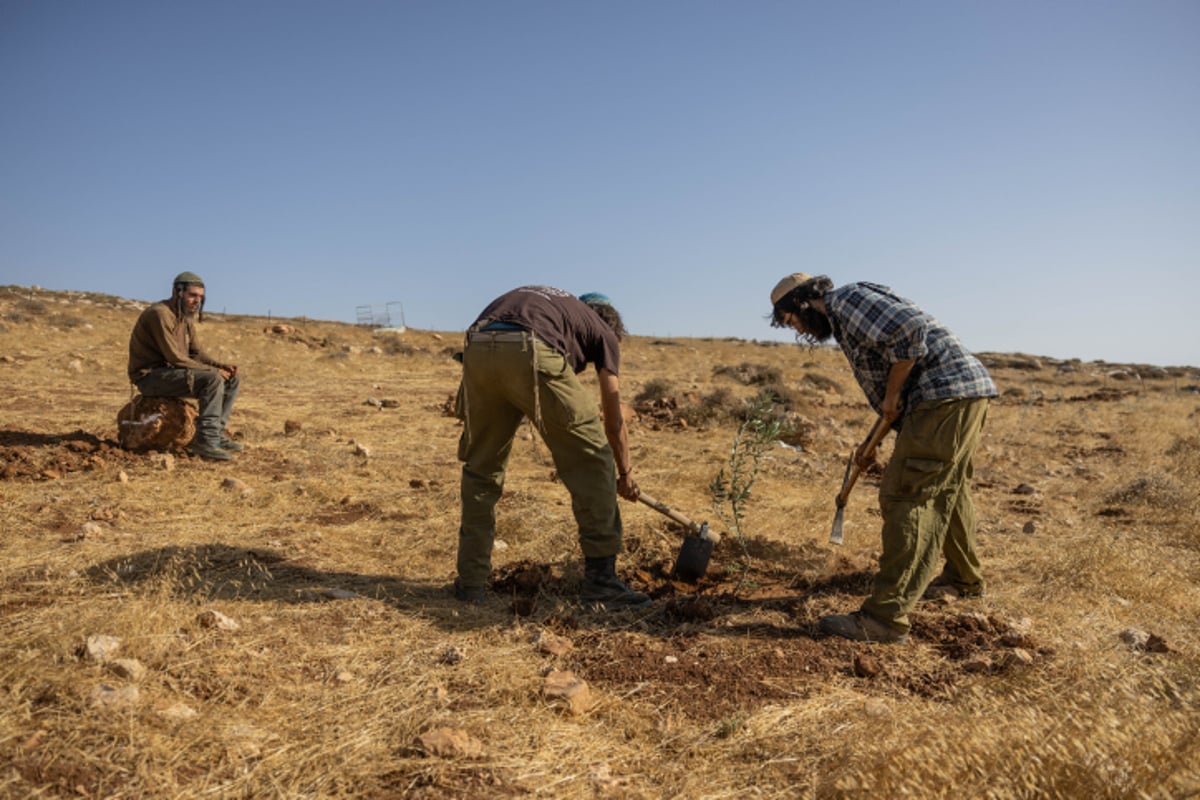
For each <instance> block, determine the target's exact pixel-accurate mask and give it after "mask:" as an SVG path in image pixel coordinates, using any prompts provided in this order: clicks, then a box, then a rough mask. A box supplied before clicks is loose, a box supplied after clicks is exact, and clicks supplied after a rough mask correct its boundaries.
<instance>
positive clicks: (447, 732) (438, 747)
mask: <svg viewBox="0 0 1200 800" xmlns="http://www.w3.org/2000/svg"><path fill="white" fill-rule="evenodd" d="M417 741H418V742H419V743H420V745H421V750H423V751H424V752H425V754H426V755H430V756H438V757H440V758H479V757H480V756H482V755H483V742H481V741H479V740H478V739H476V738H475V737H473V736H471V734H469V733H467V732H466V731H464V730H462V729H460V728H435V729H433V730H431V731H427V732H426V733H423V734H421V735H420V737H418V740H417Z"/></svg>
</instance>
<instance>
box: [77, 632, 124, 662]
mask: <svg viewBox="0 0 1200 800" xmlns="http://www.w3.org/2000/svg"><path fill="white" fill-rule="evenodd" d="M120 649H121V640H120V639H118V638H117V637H116V636H106V635H104V634H93V635H91V636H89V637H88V638H87V645H86V648H85V650H86V652H87V656H88V658H90V659H91V660H92V661H97V662H100V661H107V660H108V659H110V658H112V657H113V655H115V654H116V652H117V651H118V650H120Z"/></svg>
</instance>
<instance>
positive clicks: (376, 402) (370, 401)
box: [363, 397, 383, 408]
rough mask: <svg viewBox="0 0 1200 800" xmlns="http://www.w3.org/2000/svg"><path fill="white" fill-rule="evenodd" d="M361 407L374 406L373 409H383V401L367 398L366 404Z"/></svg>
mask: <svg viewBox="0 0 1200 800" xmlns="http://www.w3.org/2000/svg"><path fill="white" fill-rule="evenodd" d="M363 405H364V406H375V408H383V401H382V400H379V399H376V398H374V397H368V398H367V399H366V402H364V403H363Z"/></svg>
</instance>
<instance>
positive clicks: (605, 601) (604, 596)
mask: <svg viewBox="0 0 1200 800" xmlns="http://www.w3.org/2000/svg"><path fill="white" fill-rule="evenodd" d="M616 562H617V557H616V556H608V557H606V558H588V559H585V564H586V566H585V567H584V572H583V586H582V587H581V588H580V590H579V601H580V602H581V603H583V604H584V605H587V606H593V607H595V608H596V609H597V610H598V611H617V610H619V609H625V608H638V607H640V606H644V605H647V604H648V603H649V602H650V597H649V595H644V594H642V593H641V592H635V591H634V590H633V589H630V588H629V587H628V586H626V585H625V583H624V582H623V581H622V580H621V579H620V578H618V577H617V572H616Z"/></svg>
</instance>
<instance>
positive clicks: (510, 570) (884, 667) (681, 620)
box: [491, 559, 1053, 721]
mask: <svg viewBox="0 0 1200 800" xmlns="http://www.w3.org/2000/svg"><path fill="white" fill-rule="evenodd" d="M671 566H672V565H671V564H669V563H666V562H661V563H656V564H652V565H648V566H636V565H635V566H632V567H630V569H629V571H628V574H625V575H623V577H624V578H625V580H626V581H627V582H628V583H629V584H630V585H631V586H632V587H634V588H636V589H638V590H639V591H643V592H646V593H647V594H649V595H650V596H651V598H653V599H654V601H655V602H654V604H653V606H651V607H650V608H649V609H639V610H637V611H634V612H628V613H624V614H614V615H602V614H591V613H589V612H588V611H587V610H586V609H584V610H580V611H579V612H577V613H571V614H567V615H562V614H561V613H559V614H555V615H551V616H549V617H548V618H546V619H544V620H542V621H543V622H544V624H546V625H547V626H548V627H551V628H553V629H555V630H556V631H558V632H559V633H561V634H563V635H567V636H570V637H571V639H572V640H573V642H574V644H575V647H574V649H573V650H572V652H571V655H570V656H569V658H568V661H567V663H566V667H567V668H569V669H571V670H573V671H574V672H575V673H576V674H578V675H579V676H580V677H581V678H583V679H584V680H586V681H588V683H589V684H591V685H593V686H595V687H596V688H597V689H600V690H602V691H606V692H610V693H613V694H616V695H620V696H622V697H631V696H636V697H639V698H641V699H644V700H646V701H647V702H650V703H652V704H653V705H655V706H658V707H662V708H664V709H666V710H667V711H669V712H670V713H671V714H676V715H679V716H681V717H684V718H688V719H693V720H700V721H718V720H728V719H732V718H734V717H737V716H739V715H745V714H748V713H751V712H753V711H754V710H755V709H758V708H761V707H763V706H765V705H768V704H771V703H779V702H785V701H789V700H794V699H796V698H803V697H807V696H809V695H811V694H813V693H818V692H821V691H823V689H824V688H825V687H824V684H825V683H827V682H828V681H829V680H831V679H833V678H835V677H849V678H852V679H855V680H858V681H860V682H862V683H863V685H864V688H867V689H868V690H871V691H877V692H879V693H881V694H891V693H896V692H900V693H902V694H911V695H918V696H921V697H927V698H935V699H937V698H941V699H948V698H950V697H953V696H954V695H955V693H956V692H957V690H958V687H959V685H960V684H961V683H962V681H964V680H965V679H966V678H967V677H968V676H969V675H978V674H985V675H986V674H998V673H1001V672H1005V671H1007V670H1009V669H1012V668H1017V667H1020V668H1037V665H1038V664H1044V663H1045V662H1046V661H1047V660H1048V658H1049V657H1051V656H1052V655H1053V652H1052V651H1051V650H1049V649H1046V648H1039V647H1038V645H1037V643H1036V642H1034V641H1033V640H1032V639H1031V638H1030V637H1029V636H1028V635H1027V634H1023V633H1020V632H1018V629H1019V626H1014V624H1013V623H1011V622H1009V621H1006V620H1004V619H1001V618H999V617H994V616H989V615H987V614H983V613H979V612H972V611H970V610H961V609H966V608H967V606H965V605H963V606H960V607H959V608H951V607H948V606H945V605H939V604H936V603H928V604H923V605H922V607H921V610H920V611H917V612H914V613H913V614H912V615H911V618H912V631H911V633H910V636H909V639H910V644H908V645H898V646H889V645H876V644H869V643H861V642H852V641H848V640H845V639H840V638H837V637H828V636H825V635H824V634H821V633H820V632H819V631H818V629H817V626H816V624H815V623H816V620H815V619H812V618H806V611H805V609H806V608H807V607H808V605H809V604H810V602H811V601H813V600H814V599H821V598H823V599H825V600H827V601H828V600H830V599H831V598H840V599H838V600H837V604H838V605H839V606H843V607H847V608H850V607H853V606H854V605H855V604H856V602H857V600H858V598H861V596H862V595H864V594H865V593H866V592H867V591H868V590H869V588H870V583H871V574H872V573H871V572H870V571H869V570H866V569H863V568H861V567H857V566H855V565H854V564H852V563H850V562H849V561H847V560H845V559H840V560H839V561H838V562H837V563H836V564H834V566H833V571H832V572H829V573H825V574H823V575H822V576H821V577H820V578H808V577H795V576H792V575H783V574H777V573H774V572H773V571H772V570H770V569H769V568H767V569H763V570H753V569H752V570H749V571H745V570H736V571H735V570H725V569H722V568H720V567H717V566H713V567H710V570H709V572H708V574H706V575H705V576H704V577H703V578H701V579H700V580H698V581H697V582H695V583H689V582H685V581H680V580H677V579H675V578H673V577H672V576H671V573H670V570H671ZM575 588H576V587H573V586H569V585H568V580H567V579H566V578H564V575H563V570H562V568H561V567H558V566H555V565H549V564H538V563H532V562H520V563H517V564H512V565H509V566H508V567H506V568H504V569H502V570H499V571H498V572H497V575H496V577H495V579H494V581H493V583H492V585H491V589H492V590H493V591H495V592H497V593H499V594H502V595H505V596H508V597H511V598H512V603H513V605H512V608H513V611H514V612H515V613H517V614H518V615H520V616H530V615H533V614H536V612H537V609H538V599H539V598H541V597H544V596H557V597H562V598H569V597H570V596H571V595H572V594H573V592H574V590H575ZM914 645H926V646H932V647H933V648H935V649H936V650H937V651H938V652H939V653H940V654H941V655H942V657H943V658H942V659H941V660H939V661H937V662H934V663H933V665H932V666H929V667H928V668H926V669H923V670H922V669H914V665H913V663H912V659H911V658H910V657H908V656H907V655H906V654H907V652H908V651H907V648H911V647H913V646H914ZM1018 650H1020V651H1021V653H1022V655H1019V656H1018V655H1014V654H1016V653H1017V652H1018Z"/></svg>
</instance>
